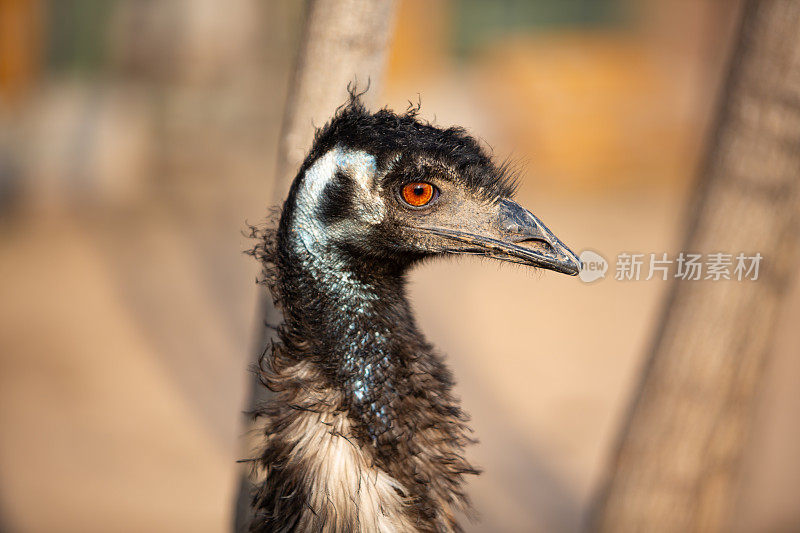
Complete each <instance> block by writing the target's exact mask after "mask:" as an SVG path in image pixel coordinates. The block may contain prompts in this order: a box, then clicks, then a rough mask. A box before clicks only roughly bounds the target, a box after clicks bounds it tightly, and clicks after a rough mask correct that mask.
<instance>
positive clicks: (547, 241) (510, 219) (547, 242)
mask: <svg viewBox="0 0 800 533" xmlns="http://www.w3.org/2000/svg"><path fill="white" fill-rule="evenodd" d="M496 206H497V208H496V210H493V212H492V213H491V214H490V215H489V216H488V217H487V218H485V219H484V220H470V219H469V217H467V219H466V220H464V221H463V222H461V223H460V224H459V225H458V226H457V227H456V228H442V227H437V228H430V227H429V228H426V229H427V230H428V231H430V232H431V233H434V234H437V235H439V236H441V237H446V238H448V239H450V240H453V241H456V242H457V245H456V247H454V248H453V249H451V250H450V251H451V252H453V253H462V254H463V253H467V254H476V255H484V256H487V257H491V258H493V259H498V260H500V261H508V262H511V263H519V264H523V265H528V266H534V267H539V268H546V269H548V270H555V271H556V272H561V273H563V274H568V275H570V276H575V275H577V274H578V272H580V269H581V261H580V259H578V256H576V255H575V253H574V252H573V251H572V250H570V249H569V248H567V246H566V245H565V244H564V243H563V242H561V241H560V240H559V239H558V237H556V236H555V235H553V232H552V231H550V230H549V229H547V226H545V225H544V224H543V223H542V221H541V220H539V219H538V218H536V216H534V214H533V213H531V212H530V211H528V210H527V209H525V208H524V207H522V206H521V205H519V204H518V203H516V202H513V201H511V200H506V199H503V200H500V201H499V202H498V203H497V204H496ZM476 218H477V217H476Z"/></svg>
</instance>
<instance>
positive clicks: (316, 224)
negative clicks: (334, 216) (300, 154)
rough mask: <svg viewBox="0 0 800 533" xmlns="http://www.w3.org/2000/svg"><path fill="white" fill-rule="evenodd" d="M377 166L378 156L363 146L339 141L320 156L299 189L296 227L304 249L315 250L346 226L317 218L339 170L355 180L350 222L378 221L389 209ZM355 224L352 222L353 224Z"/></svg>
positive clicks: (306, 174)
mask: <svg viewBox="0 0 800 533" xmlns="http://www.w3.org/2000/svg"><path fill="white" fill-rule="evenodd" d="M376 170H377V166H376V162H375V157H374V156H373V155H370V154H368V153H367V152H364V151H361V150H349V149H347V148H344V147H342V146H339V145H337V146H336V147H334V148H333V149H331V150H329V151H328V152H327V153H325V154H324V155H323V156H322V157H320V158H319V159H317V161H315V162H314V164H313V165H311V167H310V168H309V169H308V170H307V171H306V173H305V175H304V176H303V182H302V184H301V187H300V190H299V191H298V193H297V205H296V207H295V210H296V211H295V212H296V218H295V227H296V228H297V230H298V233H299V235H300V238H301V240H302V243H303V245H304V247H305V249H306V250H307V251H309V252H311V253H315V251H317V250H318V249H319V247H320V245H324V244H325V243H326V242H327V240H328V238H329V237H330V236H332V235H336V234H337V233H339V232H341V231H343V230H345V228H344V227H339V226H340V225H339V224H334V225H333V226H329V227H326V226H324V225H323V224H322V223H321V222H320V220H319V219H318V218H317V215H316V213H317V208H318V206H319V204H320V202H321V201H322V196H323V194H325V187H326V186H327V185H328V183H330V182H331V180H333V179H334V177H335V176H336V173H337V172H343V173H345V174H346V175H347V176H348V177H349V178H350V179H352V180H353V184H354V185H355V197H354V198H353V199H352V202H353V207H354V208H355V215H356V216H355V219H354V220H352V221H348V222H350V223H361V224H367V225H374V224H379V223H380V222H381V221H382V220H383V217H384V214H385V212H386V206H385V205H384V202H383V198H381V196H380V191H379V190H376V188H375V183H374V182H375V178H376V176H375V173H376ZM350 227H352V225H351V226H350Z"/></svg>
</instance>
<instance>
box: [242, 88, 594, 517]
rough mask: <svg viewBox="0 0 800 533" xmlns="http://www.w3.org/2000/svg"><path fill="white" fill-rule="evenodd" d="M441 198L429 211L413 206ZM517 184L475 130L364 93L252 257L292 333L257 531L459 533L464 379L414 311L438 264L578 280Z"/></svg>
mask: <svg viewBox="0 0 800 533" xmlns="http://www.w3.org/2000/svg"><path fill="white" fill-rule="evenodd" d="M409 183H410V184H412V185H413V184H423V185H424V186H425V187H428V186H430V189H428V191H429V192H431V191H434V190H435V192H436V197H435V198H433V197H432V196H431V199H430V200H429V204H430V205H427V204H426V205H423V206H414V205H411V204H409V203H408V202H407V201H404V200H403V193H401V192H399V191H402V190H404V189H402V188H403V187H404V186H407V184H409ZM512 195H513V184H512V182H511V180H510V178H509V175H508V173H507V172H506V171H505V170H504V169H502V168H498V167H497V166H496V165H494V163H493V162H492V160H491V158H490V157H489V155H488V154H487V153H486V152H485V151H484V150H483V149H482V148H481V146H480V145H479V144H478V143H477V142H476V141H475V140H474V139H473V138H472V137H470V136H469V135H467V134H466V132H465V131H464V130H462V129H460V128H449V129H440V128H437V127H435V126H432V125H429V124H426V123H424V122H422V121H420V120H418V118H417V116H416V113H415V110H414V109H411V110H409V111H408V112H407V113H405V114H395V113H393V112H391V111H389V110H386V109H384V110H381V111H378V112H377V113H374V114H372V113H369V112H368V111H367V110H366V109H365V108H364V107H363V105H362V104H361V103H360V101H359V99H358V97H357V96H356V95H351V99H350V102H349V103H348V104H347V105H346V106H345V107H343V108H342V109H340V110H339V111H338V112H337V114H336V115H335V116H334V118H333V119H332V120H331V122H330V123H329V124H327V125H326V126H325V127H324V128H322V129H321V130H319V131H318V133H317V135H316V137H315V141H314V145H313V147H312V149H311V152H310V153H309V155H308V157H307V158H306V160H305V161H304V162H303V164H302V166H301V168H300V170H299V172H298V174H297V177H296V178H295V180H294V182H293V184H292V187H291V190H290V192H289V195H288V198H287V200H286V202H285V204H284V206H283V209H282V212H281V216H280V221H279V223H278V225H277V227H276V228H274V229H267V230H255V231H254V236H255V237H257V238H258V244H257V245H256V247H255V249H254V250H253V254H254V255H255V256H256V257H257V258H258V259H260V260H261V261H262V262H263V264H264V273H265V281H266V283H267V284H268V286H269V288H270V290H271V293H272V295H273V298H274V300H275V303H276V306H277V307H278V308H279V309H280V310H281V311H282V312H283V315H284V322H283V323H282V324H281V325H280V326H279V327H278V341H277V342H276V343H274V344H273V345H272V346H271V347H270V349H268V350H267V351H265V354H264V356H263V357H262V359H261V361H260V365H259V369H258V372H259V376H260V378H261V380H262V382H263V383H264V385H265V386H267V387H268V388H269V389H271V390H272V391H274V392H275V393H276V397H275V398H274V399H273V400H272V401H270V402H269V403H268V404H267V405H265V406H263V407H262V408H260V409H259V410H258V411H257V412H256V413H255V414H256V416H257V417H259V418H261V419H262V420H263V421H264V439H265V442H264V446H263V449H262V451H261V453H260V455H259V456H258V457H257V458H255V459H254V466H255V469H256V470H257V471H259V472H260V473H261V479H260V481H259V482H258V483H257V486H256V490H255V493H254V497H253V507H254V510H255V518H254V520H253V522H252V524H251V530H252V531H331V532H339V531H341V532H344V531H364V532H367V531H398V532H399V531H432V532H433V531H436V532H438V531H459V530H460V529H459V526H458V523H457V520H456V514H457V513H458V512H459V511H464V510H467V509H468V508H469V500H468V498H467V496H466V494H465V492H464V476H465V475H467V474H477V473H478V470H477V469H476V468H474V467H473V466H472V465H470V464H469V462H468V461H467V460H466V459H465V458H464V457H463V449H464V447H465V446H466V445H467V444H469V443H470V442H472V439H471V437H470V430H469V429H468V427H467V425H466V422H467V418H466V416H465V415H464V413H463V412H462V411H461V409H460V407H459V405H458V401H457V400H456V398H455V397H454V396H453V393H452V388H453V380H452V377H451V375H450V372H449V371H448V370H447V368H446V367H445V365H444V363H443V362H442V359H441V357H440V356H439V355H438V354H437V353H436V352H435V351H434V349H433V348H432V346H431V345H430V344H429V343H428V342H427V341H426V340H425V339H424V336H423V335H422V333H421V332H420V330H419V328H418V327H417V325H416V322H415V320H414V316H413V313H412V311H411V308H410V306H409V304H408V301H407V299H406V296H405V292H406V290H405V285H406V273H407V271H408V270H409V268H410V267H412V266H413V265H414V264H416V263H418V262H419V261H421V260H423V259H425V258H428V257H435V256H441V255H447V254H454V253H470V254H481V255H487V256H490V257H495V258H497V259H501V260H507V261H515V262H523V263H526V264H535V265H537V266H543V267H545V268H552V269H554V270H561V271H564V272H567V273H572V274H574V273H575V272H577V264H578V263H577V258H575V257H574V254H572V253H571V252H569V250H568V249H567V248H566V247H564V246H563V244H561V243H560V241H558V240H557V239H555V237H554V236H553V235H552V234H551V233H549V230H547V229H546V228H545V227H544V226H543V225H541V223H540V222H539V221H538V219H536V218H535V217H533V215H530V213H529V212H527V211H525V210H522V208H519V206H517V204H515V203H513V201H511V196H512Z"/></svg>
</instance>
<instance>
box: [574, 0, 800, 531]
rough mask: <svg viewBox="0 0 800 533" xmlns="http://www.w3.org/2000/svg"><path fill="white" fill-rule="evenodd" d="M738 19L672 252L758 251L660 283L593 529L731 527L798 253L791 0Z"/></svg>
mask: <svg viewBox="0 0 800 533" xmlns="http://www.w3.org/2000/svg"><path fill="white" fill-rule="evenodd" d="M743 17H744V18H743V22H742V26H741V33H740V36H739V42H738V44H737V47H736V50H735V53H734V57H733V64H732V69H731V72H730V74H729V79H728V83H727V87H726V94H725V96H724V98H723V101H722V102H721V104H722V105H721V107H720V111H719V113H720V114H719V117H718V122H717V125H716V129H715V137H714V140H713V143H712V144H711V146H710V147H709V152H708V156H707V163H706V166H705V168H704V171H703V174H702V176H701V181H700V184H699V187H698V190H697V192H696V197H695V200H694V209H693V211H692V213H691V218H690V220H689V227H688V232H687V236H686V241H685V246H684V247H683V250H685V251H688V252H697V253H704V254H709V253H715V252H725V253H733V254H736V253H739V252H744V253H745V254H747V255H753V254H755V253H756V252H760V253H761V255H762V256H763V257H764V259H763V261H762V263H761V269H760V273H759V278H758V280H757V281H741V282H738V281H703V282H698V281H679V282H676V283H675V284H674V285H673V286H672V288H671V292H670V295H669V297H668V301H667V304H666V306H665V310H664V316H663V320H662V321H661V323H660V330H659V332H658V334H657V335H656V338H655V343H654V346H653V350H652V352H651V355H650V359H649V362H648V364H647V367H646V369H645V371H644V374H643V377H642V382H641V384H640V388H639V390H638V392H637V396H636V398H635V400H634V403H633V406H632V408H631V412H630V416H629V419H628V421H627V425H626V427H625V428H624V430H623V432H622V435H621V437H620V441H619V446H618V448H617V450H616V454H615V456H614V458H613V461H612V464H611V466H610V472H609V475H608V478H607V483H606V485H605V486H604V487H603V490H602V491H601V492H600V494H599V497H598V500H597V507H596V508H595V509H594V511H595V512H594V514H593V515H592V517H591V518H592V521H591V524H590V525H591V528H592V529H596V530H599V531H612V532H627V531H648V532H651V531H675V532H683V531H725V530H727V529H729V527H730V525H731V524H729V523H728V522H727V521H728V520H730V517H731V509H732V506H733V505H734V503H735V500H736V495H737V474H738V470H739V463H740V458H741V456H742V451H743V449H744V447H745V444H746V442H747V438H748V433H749V431H750V428H751V418H752V414H753V406H754V402H755V397H756V394H757V392H758V388H759V382H760V378H761V375H762V370H763V366H764V363H765V361H766V359H767V356H768V354H769V352H770V348H771V346H772V338H773V334H774V332H775V324H776V323H777V318H778V313H779V311H780V309H781V303H782V301H783V299H784V296H785V295H786V292H787V285H788V283H789V282H790V279H791V276H792V275H793V274H795V273H796V272H797V270H798V266H797V261H798V258H800V253H799V247H800V244H799V240H798V233H799V232H798V228H800V53H798V51H800V2H787V1H783V0H762V1H758V0H752V1H749V2H748V3H747V4H746V6H745V9H744V11H743ZM734 261H735V260H734Z"/></svg>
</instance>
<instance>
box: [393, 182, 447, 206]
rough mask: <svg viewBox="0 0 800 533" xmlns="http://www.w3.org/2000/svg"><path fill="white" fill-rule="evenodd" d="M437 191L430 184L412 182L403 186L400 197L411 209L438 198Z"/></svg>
mask: <svg viewBox="0 0 800 533" xmlns="http://www.w3.org/2000/svg"><path fill="white" fill-rule="evenodd" d="M438 193H439V191H438V190H437V189H436V187H434V186H433V185H431V184H430V183H425V182H424V181H414V182H411V183H407V184H405V185H403V188H402V190H401V191H400V195H401V196H402V197H403V200H405V202H406V203H407V204H408V205H410V206H412V207H422V206H424V205H427V204H429V203H430V202H431V200H433V199H434V198H436V196H438Z"/></svg>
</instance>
